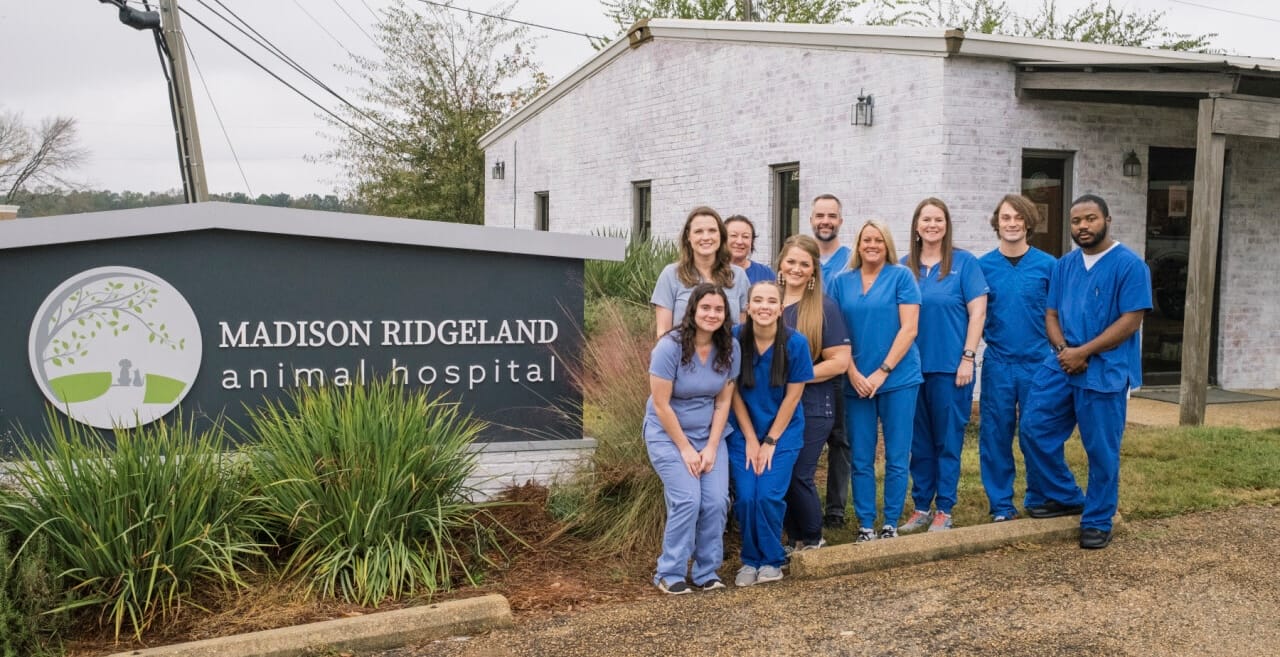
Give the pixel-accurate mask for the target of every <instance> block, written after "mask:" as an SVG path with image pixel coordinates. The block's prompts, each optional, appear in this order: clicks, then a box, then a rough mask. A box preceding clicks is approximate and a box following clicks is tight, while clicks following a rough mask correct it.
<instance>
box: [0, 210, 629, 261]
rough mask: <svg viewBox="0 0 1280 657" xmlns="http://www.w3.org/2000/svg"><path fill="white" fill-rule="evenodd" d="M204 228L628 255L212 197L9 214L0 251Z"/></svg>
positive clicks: (607, 242)
mask: <svg viewBox="0 0 1280 657" xmlns="http://www.w3.org/2000/svg"><path fill="white" fill-rule="evenodd" d="M200 230H230V231H240V232H249V233H269V234H273V235H294V236H299V237H319V238H328V239H339V240H351V241H358V242H381V243H387V244H408V245H414V246H432V247H439V248H447V249H463V250H469V251H488V252H493V253H519V254H527V255H538V256H550V257H555V258H573V259H593V260H622V259H623V255H624V252H625V250H626V241H625V240H623V239H620V238H608V237H598V236H594V235H571V234H566V233H548V232H543V231H534V230H527V229H524V230H522V229H516V228H501V227H494V226H472V225H467V224H452V223H445V222H440V221H420V220H417V219H398V218H392V217H375V216H370V215H362V214H350V213H345V212H321V211H319V210H298V209H293V208H277V207H271V206H263V205H246V204H240V203H217V202H213V203H195V204H189V205H167V206H161V207H151V208H137V209H132V210H111V211H108V212H86V213H83V214H67V215H59V216H55V217H32V218H27V219H8V220H5V221H0V251H4V250H5V249H17V248H24V247H32V246H44V245H50V244H70V243H75V242H92V241H98V240H107V239H119V238H127V237H141V236H146V235H162V234H167V233H185V232H192V231H200Z"/></svg>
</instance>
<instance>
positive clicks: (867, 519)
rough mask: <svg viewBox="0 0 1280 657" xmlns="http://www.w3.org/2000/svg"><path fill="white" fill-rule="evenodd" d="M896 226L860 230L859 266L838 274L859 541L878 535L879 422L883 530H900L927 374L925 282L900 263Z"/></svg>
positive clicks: (887, 534)
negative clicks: (921, 325) (920, 343)
mask: <svg viewBox="0 0 1280 657" xmlns="http://www.w3.org/2000/svg"><path fill="white" fill-rule="evenodd" d="M897 259H898V255H897V252H896V251H895V250H894V248H893V237H892V236H891V235H890V233H889V229H888V227H887V226H885V225H884V224H882V223H880V222H878V221H868V222H867V223H866V224H864V225H863V226H862V229H861V230H859V231H858V239H857V241H856V242H855V244H854V252H853V257H852V258H851V259H850V261H849V266H850V267H851V269H850V270H849V271H847V272H845V273H843V274H841V275H839V276H837V277H836V278H835V280H834V281H833V282H832V285H831V298H832V300H834V301H835V302H836V305H837V306H839V307H840V313H841V314H842V315H844V320H845V326H846V327H848V329H849V339H850V343H851V346H852V348H853V359H852V361H851V362H850V364H849V371H848V376H847V379H848V380H846V381H845V382H844V395H845V401H846V405H845V417H846V427H847V428H848V431H849V434H850V444H851V446H852V451H853V459H852V460H853V507H854V511H855V513H856V514H857V516H858V536H857V539H856V540H857V541H858V542H859V543H861V542H864V541H870V540H874V539H876V538H877V533H876V530H875V521H876V469H875V457H876V443H877V436H876V425H877V424H880V425H882V426H883V429H884V470H885V474H884V508H883V513H884V522H883V524H882V525H881V527H880V532H879V534H878V537H879V538H895V537H897V535H898V518H899V517H900V516H901V515H902V507H903V503H904V502H905V500H906V496H907V461H908V459H909V458H910V455H911V431H912V427H911V424H912V420H913V418H914V415H915V407H916V394H917V389H918V388H919V387H920V383H921V381H923V380H924V379H923V377H921V375H920V353H919V351H918V350H917V349H916V344H915V338H916V324H917V321H918V320H919V317H920V288H919V287H917V286H916V279H915V277H914V276H912V275H911V271H910V270H908V269H907V268H906V267H903V266H902V265H898V264H895V263H896V262H897Z"/></svg>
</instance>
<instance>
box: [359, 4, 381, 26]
mask: <svg viewBox="0 0 1280 657" xmlns="http://www.w3.org/2000/svg"><path fill="white" fill-rule="evenodd" d="M360 4H362V5H364V8H365V9H368V10H369V15H370V16H373V20H375V21H380V20H382V19H381V18H379V17H378V12H376V11H374V10H373V7H370V6H369V3H367V2H365V1H364V0H360Z"/></svg>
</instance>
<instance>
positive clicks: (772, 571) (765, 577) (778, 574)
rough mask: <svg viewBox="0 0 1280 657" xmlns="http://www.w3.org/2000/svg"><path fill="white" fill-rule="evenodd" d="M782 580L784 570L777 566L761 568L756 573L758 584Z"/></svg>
mask: <svg viewBox="0 0 1280 657" xmlns="http://www.w3.org/2000/svg"><path fill="white" fill-rule="evenodd" d="M780 579H782V569H781V568H778V567H777V566H761V567H760V570H759V571H757V572H756V584H764V583H766V582H776V581H778V580H780Z"/></svg>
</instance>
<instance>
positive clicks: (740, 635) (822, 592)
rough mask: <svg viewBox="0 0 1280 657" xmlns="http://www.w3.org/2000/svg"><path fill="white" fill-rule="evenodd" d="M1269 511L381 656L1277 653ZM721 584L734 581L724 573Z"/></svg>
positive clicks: (1278, 602) (647, 604)
mask: <svg viewBox="0 0 1280 657" xmlns="http://www.w3.org/2000/svg"><path fill="white" fill-rule="evenodd" d="M1278 533H1280V508H1243V509H1235V510H1228V511H1218V512H1212V513H1200V514H1192V515H1187V516H1181V517H1177V518H1169V519H1165V520H1152V521H1144V522H1137V523H1130V524H1128V525H1127V526H1126V527H1125V528H1124V529H1123V530H1122V531H1121V532H1120V533H1118V534H1117V537H1116V540H1115V541H1114V542H1113V543H1112V544H1111V547H1109V548H1107V549H1105V550H1099V551H1086V550H1081V549H1079V548H1077V547H1076V546H1075V545H1074V543H1071V544H1065V543H1064V544H1054V545H1047V546H1036V545H1029V546H1022V547H1017V548H1010V549H1005V550H1001V551H997V552H990V553H986V554H981V555H975V556H970V557H963V558H958V559H953V560H949V561H943V562H935V563H931V564H926V565H921V566H912V567H906V568H898V569H893V570H888V571H883V572H878V573H865V574H860V575H851V576H847V577H837V578H831V579H824V580H816V581H806V582H802V581H795V580H784V581H783V582H781V583H778V584H771V585H764V586H758V587H752V588H748V589H739V590H734V589H730V590H727V591H721V592H715V593H709V594H693V595H686V596H680V597H675V598H671V597H657V596H655V597H654V598H652V599H647V600H643V601H640V602H634V603H626V604H617V605H609V606H601V607H596V608H591V609H588V610H586V611H582V612H578V613H573V614H566V615H562V616H559V617H555V618H551V619H535V620H529V619H524V620H520V619H518V620H517V626H516V627H515V628H513V629H509V630H502V631H497V632H493V633H490V634H488V635H484V636H479V637H472V638H469V639H454V640H451V641H438V642H435V643H432V644H428V645H423V646H417V647H415V648H411V649H401V650H393V651H388V652H385V653H381V654H380V655H379V657H425V656H427V655H431V656H436V655H441V656H445V657H508V656H517V655H549V656H552V655H554V656H565V657H572V656H575V655H581V656H587V655H591V656H600V655H637V656H640V655H643V656H649V655H681V656H687V657H695V656H698V655H718V656H731V657H749V656H754V655H762V656H763V655H815V656H818V655H823V656H825V655H894V656H901V657H910V656H915V655H920V656H926V655H928V656H933V655H983V656H984V657H990V656H1001V657H1003V656H1014V657H1016V656H1028V657H1029V656H1033V655H1035V656H1067V655H1070V656H1073V657H1074V656H1077V655H1099V656H1103V655H1105V656H1113V655H1133V656H1143V657H1148V656H1152V657H1158V656H1161V655H1196V656H1197V657H1202V656H1213V655H1222V656H1229V657H1255V656H1269V655H1276V656H1280V581H1278V578H1277V569H1276V560H1277V556H1280V547H1278V546H1277V534H1278ZM729 579H730V580H731V579H732V576H731V574H730V577H729Z"/></svg>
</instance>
